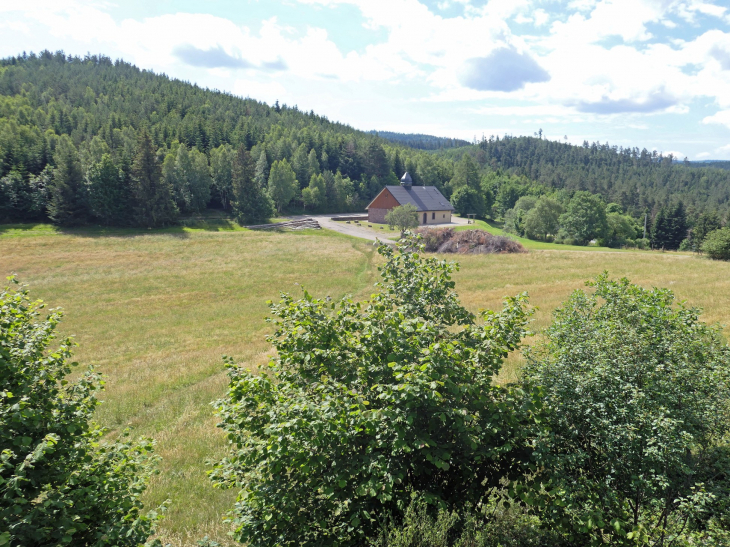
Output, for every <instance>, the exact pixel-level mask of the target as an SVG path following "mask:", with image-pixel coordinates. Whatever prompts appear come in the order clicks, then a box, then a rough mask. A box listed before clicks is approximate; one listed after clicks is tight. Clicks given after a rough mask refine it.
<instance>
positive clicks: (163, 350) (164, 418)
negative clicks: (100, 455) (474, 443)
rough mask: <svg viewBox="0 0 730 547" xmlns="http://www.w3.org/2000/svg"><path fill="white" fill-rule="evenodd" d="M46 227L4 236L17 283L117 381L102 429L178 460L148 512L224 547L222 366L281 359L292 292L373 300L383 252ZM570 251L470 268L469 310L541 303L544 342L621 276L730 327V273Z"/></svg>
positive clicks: (460, 276) (230, 495) (195, 234)
mask: <svg viewBox="0 0 730 547" xmlns="http://www.w3.org/2000/svg"><path fill="white" fill-rule="evenodd" d="M14 230H17V232H16V231H14ZM33 231H36V232H38V231H40V230H36V229H35V228H28V229H24V228H23V227H19V228H7V227H0V274H2V275H8V274H10V273H17V274H18V277H19V279H20V280H22V281H23V282H26V283H28V284H29V285H30V287H31V290H32V294H33V295H34V296H35V297H38V298H43V299H44V300H46V302H47V303H48V305H49V306H52V307H55V306H62V307H63V308H64V309H65V311H66V318H65V320H64V322H63V324H62V327H61V330H62V332H63V333H64V334H75V335H76V340H77V341H78V343H79V344H80V346H79V348H78V350H77V353H76V356H77V358H78V361H79V362H80V363H81V364H82V367H83V366H87V365H94V366H95V367H96V368H97V369H98V370H99V371H101V372H102V373H103V374H104V375H105V376H106V380H107V389H106V392H105V394H104V396H103V398H104V400H105V403H104V404H103V405H102V406H101V407H100V409H99V411H98V419H99V421H100V422H101V423H102V424H103V425H105V426H107V427H109V428H111V430H112V432H113V433H115V432H118V431H120V430H122V429H123V428H126V427H130V428H132V430H133V431H134V432H135V433H136V434H145V435H150V436H153V437H154V438H155V439H157V442H158V452H159V454H160V455H161V456H162V457H163V462H162V465H161V474H160V475H159V476H158V477H156V478H155V480H154V482H153V483H152V486H151V491H150V494H149V496H148V500H147V501H148V502H149V503H150V505H153V504H156V503H159V502H160V501H162V500H163V499H165V498H167V497H169V498H171V499H172V506H171V508H170V510H169V512H168V515H167V518H166V519H165V521H164V524H163V527H162V530H161V536H162V539H163V540H164V541H166V542H170V543H172V544H173V545H175V546H177V545H195V544H196V540H197V539H199V538H201V537H202V536H203V535H206V534H207V535H209V536H210V537H211V538H215V539H216V540H217V541H219V542H222V543H224V542H225V540H226V532H227V526H226V525H225V524H223V523H222V522H221V519H222V516H223V514H224V513H225V512H226V510H227V509H228V508H229V507H230V506H231V505H232V503H233V500H234V497H235V493H234V492H226V491H218V490H214V489H213V488H212V487H211V486H210V484H209V481H208V479H207V476H206V474H205V471H206V469H207V466H206V464H205V461H206V460H210V459H216V458H219V457H220V456H221V455H222V454H223V453H224V451H225V442H224V439H223V438H222V436H221V434H220V433H219V432H218V430H217V429H216V428H215V423H216V419H215V417H214V416H213V414H212V411H211V407H210V404H209V403H210V402H211V401H213V400H215V399H217V398H219V397H221V396H222V395H223V394H224V393H225V389H226V382H227V379H226V374H225V370H224V367H223V365H222V361H221V356H222V355H223V354H227V355H232V356H234V357H235V358H236V359H237V360H238V361H240V362H243V363H246V364H248V365H249V366H254V365H256V364H258V363H262V362H265V361H266V360H267V359H268V357H269V356H270V347H269V345H268V344H267V343H266V341H265V340H264V336H265V335H266V333H268V332H269V326H268V325H267V324H266V323H264V318H265V316H266V314H267V307H266V300H268V299H276V298H277V297H278V294H279V292H280V291H289V292H292V293H294V294H298V293H299V291H300V290H301V286H304V287H306V288H307V289H308V290H309V291H310V292H311V293H312V294H314V295H316V296H325V295H331V296H332V297H335V298H336V297H339V296H342V295H344V294H353V295H354V296H355V297H356V298H366V297H367V296H368V295H369V294H370V293H371V291H372V284H373V283H374V282H375V281H376V278H377V270H376V266H377V263H378V257H377V255H376V254H375V253H374V247H373V246H372V245H371V244H370V242H368V241H364V240H357V239H354V238H349V237H346V236H343V235H340V234H336V233H334V232H329V231H311V232H301V233H262V232H252V231H248V230H243V231H231V232H218V231H206V230H191V231H180V232H174V233H171V232H166V231H162V232H154V233H144V232H139V231H137V232H133V231H132V232H125V233H121V234H120V233H115V234H108V233H104V234H102V233H99V232H98V231H95V229H92V230H86V231H83V230H80V231H76V232H74V233H68V232H66V233H59V232H58V231H56V230H53V231H49V232H48V233H45V234H39V233H36V234H35V236H34V237H26V235H27V232H33ZM556 247H560V249H558V250H556V251H550V252H546V251H533V252H530V253H528V254H521V255H467V256H461V255H460V256H458V257H457V259H458V261H459V262H460V263H461V269H460V271H459V272H458V273H457V275H456V276H455V280H456V282H457V285H456V287H457V290H458V291H459V294H460V296H461V298H462V300H463V302H464V303H465V304H466V305H467V306H468V307H469V308H470V309H472V310H474V311H476V310H478V309H479V308H492V309H494V308H498V307H499V306H500V305H501V299H502V297H503V296H505V295H508V294H516V293H518V292H522V291H525V290H526V291H528V292H529V293H530V296H531V302H532V304H533V305H535V306H537V307H538V311H537V313H536V314H535V317H534V319H535V321H534V324H533V326H534V329H535V330H537V331H539V330H540V329H542V328H543V327H544V326H545V325H547V324H548V322H549V320H550V312H551V311H552V310H553V309H554V308H555V307H556V306H557V305H558V304H559V303H560V302H561V301H563V300H564V299H565V298H566V297H567V296H568V295H569V294H570V292H571V291H572V290H574V289H576V288H579V287H581V286H583V282H584V280H586V279H590V278H593V277H595V276H596V275H597V274H599V273H600V272H602V271H603V270H608V271H609V272H610V273H611V274H612V276H614V277H618V276H627V277H629V278H631V279H632V280H633V281H635V282H637V283H640V284H642V285H646V286H651V285H656V286H665V287H670V288H672V289H673V290H674V291H675V292H676V294H677V296H678V298H679V299H686V300H687V301H688V302H689V303H690V304H693V305H698V306H702V307H704V308H705V314H704V316H703V317H704V319H705V320H706V321H709V322H715V321H721V322H725V323H727V322H728V318H729V316H730V306H729V304H730V264H728V263H722V262H712V261H709V260H706V259H701V258H696V257H692V256H690V255H683V254H677V253H666V254H661V253H636V252H624V253H595V252H573V251H569V250H565V248H564V247H563V246H556ZM581 249H582V250H583V248H581ZM560 251H562V252H560ZM725 332H726V333H728V332H730V331H728V330H726V331H725ZM519 365H520V360H519V357H518V356H514V357H512V358H510V359H509V361H508V363H507V365H506V367H505V369H504V371H503V373H502V375H501V377H500V380H501V381H508V380H512V379H514V378H516V377H517V375H518V371H519Z"/></svg>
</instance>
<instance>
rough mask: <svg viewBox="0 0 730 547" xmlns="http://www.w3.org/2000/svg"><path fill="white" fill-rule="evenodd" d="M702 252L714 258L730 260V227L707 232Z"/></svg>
mask: <svg viewBox="0 0 730 547" xmlns="http://www.w3.org/2000/svg"><path fill="white" fill-rule="evenodd" d="M702 252H703V253H707V256H709V257H710V258H712V259H714V260H730V228H720V229H719V230H715V231H714V232H710V233H709V234H707V236H706V237H705V241H704V243H702Z"/></svg>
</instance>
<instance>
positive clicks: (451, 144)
mask: <svg viewBox="0 0 730 547" xmlns="http://www.w3.org/2000/svg"><path fill="white" fill-rule="evenodd" d="M370 133H371V134H372V135H377V136H378V137H380V138H383V139H386V140H389V141H391V142H396V143H399V144H405V145H406V146H410V147H411V148H417V149H419V150H445V149H449V148H461V147H462V146H469V145H470V144H472V143H470V142H469V141H465V140H463V139H452V138H450V137H435V136H433V135H424V134H423V133H395V132H393V131H375V130H374V131H370Z"/></svg>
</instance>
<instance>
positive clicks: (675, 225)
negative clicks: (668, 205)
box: [667, 201, 687, 249]
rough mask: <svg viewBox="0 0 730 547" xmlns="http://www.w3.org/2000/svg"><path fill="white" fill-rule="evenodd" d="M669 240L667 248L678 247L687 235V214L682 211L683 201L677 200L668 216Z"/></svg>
mask: <svg viewBox="0 0 730 547" xmlns="http://www.w3.org/2000/svg"><path fill="white" fill-rule="evenodd" d="M670 234H671V237H670V241H669V246H668V247H667V248H669V249H679V246H680V245H681V244H682V241H683V240H684V239H685V238H686V237H687V215H686V213H685V211H684V203H682V202H681V201H678V202H677V204H676V205H675V206H674V209H673V210H672V213H671V218H670Z"/></svg>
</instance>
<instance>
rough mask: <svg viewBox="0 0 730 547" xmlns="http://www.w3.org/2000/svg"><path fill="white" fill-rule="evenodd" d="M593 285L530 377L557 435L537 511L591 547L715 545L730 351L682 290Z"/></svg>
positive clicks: (729, 400) (550, 332)
mask: <svg viewBox="0 0 730 547" xmlns="http://www.w3.org/2000/svg"><path fill="white" fill-rule="evenodd" d="M589 285H590V286H593V287H595V292H594V293H593V294H586V293H585V292H583V291H576V292H575V293H573V295H572V296H571V297H570V299H569V300H568V302H567V303H566V304H565V305H564V306H563V307H562V308H560V309H558V310H557V311H556V312H555V320H554V322H553V324H552V325H551V326H550V327H549V328H548V329H547V331H546V333H545V335H546V339H547V340H546V342H545V344H544V345H543V346H542V347H541V348H540V349H539V350H537V351H536V352H535V353H532V354H530V362H529V364H528V366H527V368H526V371H525V380H526V382H527V384H528V385H529V384H530V383H535V384H539V385H541V386H542V387H543V389H544V392H545V399H544V404H545V412H546V416H545V420H546V425H547V426H548V429H547V430H546V431H547V432H546V433H545V434H544V435H542V436H541V437H539V438H538V440H537V442H536V444H537V447H538V454H539V455H540V458H541V459H539V461H540V462H541V464H542V469H543V470H544V471H543V473H542V474H541V476H540V477H539V478H538V480H537V482H538V483H539V484H540V488H541V489H542V495H540V496H537V499H538V500H539V501H538V502H537V504H536V506H537V507H540V513H541V516H542V518H543V519H544V520H545V521H546V522H547V523H549V524H550V525H551V526H553V527H555V528H556V529H558V530H562V531H564V532H565V533H567V534H568V535H569V536H570V537H572V538H573V539H574V540H575V541H576V542H577V543H578V544H580V545H604V544H606V543H608V544H611V545H637V544H638V545H644V544H651V545H669V544H678V543H681V542H682V541H684V540H687V538H688V537H690V536H691V535H693V534H695V535H696V536H697V537H700V538H704V539H703V541H700V543H701V544H710V543H704V542H706V541H707V536H706V535H703V534H707V533H709V532H707V530H709V529H710V528H712V526H715V527H717V526H719V525H718V523H721V522H726V521H723V519H726V518H727V517H726V516H723V515H727V513H726V511H727V509H726V507H724V506H723V504H724V503H726V502H725V501H723V500H725V499H727V492H728V485H730V482H729V481H728V478H727V471H723V472H720V473H716V472H714V471H712V468H713V466H715V467H721V466H716V464H714V463H712V462H718V461H721V460H723V459H724V458H727V445H726V442H727V435H728V433H729V432H730V431H729V429H730V427H729V426H730V420H729V419H728V418H729V415H728V409H729V408H730V393H729V388H730V384H729V381H730V351H729V350H728V347H727V346H726V345H724V344H723V343H722V342H721V338H720V331H719V328H715V327H708V326H706V325H704V324H703V323H701V322H700V321H699V320H698V313H699V312H698V310H696V309H692V308H686V307H684V306H683V305H682V304H680V305H678V306H673V300H674V297H673V294H672V293H671V291H668V290H665V289H650V290H649V289H643V288H641V287H638V286H636V285H632V284H630V283H629V281H628V280H626V279H622V280H620V281H609V280H608V279H607V275H606V274H604V275H602V276H600V277H599V278H598V279H597V281H596V282H595V283H590V284H589ZM708 523H712V526H710V525H708ZM708 526H709V527H708ZM719 528H722V526H719ZM725 531H727V529H726V530H725ZM713 533H714V532H713ZM675 540H676V543H672V541H675Z"/></svg>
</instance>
